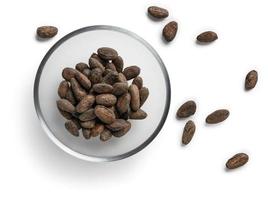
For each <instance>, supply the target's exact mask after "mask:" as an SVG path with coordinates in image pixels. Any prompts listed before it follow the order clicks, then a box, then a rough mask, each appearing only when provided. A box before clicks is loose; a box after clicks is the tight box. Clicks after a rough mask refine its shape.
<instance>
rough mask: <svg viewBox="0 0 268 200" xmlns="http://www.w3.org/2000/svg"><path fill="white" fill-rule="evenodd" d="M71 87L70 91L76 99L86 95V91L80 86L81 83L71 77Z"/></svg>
mask: <svg viewBox="0 0 268 200" xmlns="http://www.w3.org/2000/svg"><path fill="white" fill-rule="evenodd" d="M71 87H72V92H73V94H74V96H75V98H76V100H77V101H81V100H82V99H83V98H84V96H86V95H87V93H86V91H85V90H84V89H83V88H82V87H81V85H80V84H79V83H78V81H77V80H76V79H75V78H71Z"/></svg>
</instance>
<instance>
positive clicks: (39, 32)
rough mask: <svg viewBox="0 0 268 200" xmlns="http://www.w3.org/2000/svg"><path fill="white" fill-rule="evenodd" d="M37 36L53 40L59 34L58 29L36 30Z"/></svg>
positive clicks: (51, 27) (50, 27) (46, 27)
mask: <svg viewBox="0 0 268 200" xmlns="http://www.w3.org/2000/svg"><path fill="white" fill-rule="evenodd" d="M36 33H37V35H38V36H39V37H40V38H52V37H54V36H55V35H57V33H58V29H57V28H56V27H55V26H41V27H38V28H37V30H36Z"/></svg>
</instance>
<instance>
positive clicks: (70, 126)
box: [65, 120, 79, 137]
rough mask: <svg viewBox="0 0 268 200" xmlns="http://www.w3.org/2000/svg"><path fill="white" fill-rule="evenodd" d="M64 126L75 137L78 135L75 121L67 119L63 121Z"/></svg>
mask: <svg viewBox="0 0 268 200" xmlns="http://www.w3.org/2000/svg"><path fill="white" fill-rule="evenodd" d="M65 128H66V129H67V130H68V131H69V133H71V134H72V135H73V136H76V137H77V136H79V129H78V127H77V125H76V123H74V122H73V121H72V120H69V121H67V122H65Z"/></svg>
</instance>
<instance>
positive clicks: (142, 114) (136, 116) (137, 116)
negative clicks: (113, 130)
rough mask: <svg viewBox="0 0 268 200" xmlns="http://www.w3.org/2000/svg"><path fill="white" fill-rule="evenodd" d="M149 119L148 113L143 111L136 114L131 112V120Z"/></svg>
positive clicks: (140, 110)
mask: <svg viewBox="0 0 268 200" xmlns="http://www.w3.org/2000/svg"><path fill="white" fill-rule="evenodd" d="M146 117H147V113H146V112H145V111H143V110H142V109H139V110H137V111H136V112H133V111H130V112H129V118H130V119H145V118H146Z"/></svg>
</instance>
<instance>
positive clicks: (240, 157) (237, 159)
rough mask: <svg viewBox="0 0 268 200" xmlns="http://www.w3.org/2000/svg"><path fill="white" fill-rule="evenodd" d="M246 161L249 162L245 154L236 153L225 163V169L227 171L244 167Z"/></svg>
mask: <svg viewBox="0 0 268 200" xmlns="http://www.w3.org/2000/svg"><path fill="white" fill-rule="evenodd" d="M248 160H249V157H248V155H247V154H245V153H238V154H236V155H234V156H233V157H232V158H230V159H229V160H228V161H227V162H226V167H227V168H228V169H236V168H238V167H241V166H243V165H245V164H246V163H247V162H248Z"/></svg>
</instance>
